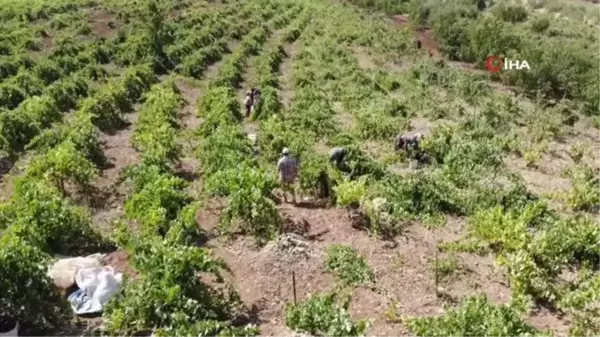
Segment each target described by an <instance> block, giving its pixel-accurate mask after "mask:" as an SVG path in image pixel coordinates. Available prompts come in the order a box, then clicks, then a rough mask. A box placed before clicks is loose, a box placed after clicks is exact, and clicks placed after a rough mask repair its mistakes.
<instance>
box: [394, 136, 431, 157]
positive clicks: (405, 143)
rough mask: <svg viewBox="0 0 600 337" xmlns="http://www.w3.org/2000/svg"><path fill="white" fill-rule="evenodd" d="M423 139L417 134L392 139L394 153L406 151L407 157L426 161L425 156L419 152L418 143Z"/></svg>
mask: <svg viewBox="0 0 600 337" xmlns="http://www.w3.org/2000/svg"><path fill="white" fill-rule="evenodd" d="M422 139H423V135H422V134H420V133H417V134H415V135H402V134H400V135H398V136H396V138H395V139H394V149H395V150H396V151H406V152H407V154H408V156H409V157H410V158H413V159H417V160H419V161H421V159H427V156H426V155H425V154H424V153H423V152H422V151H421V149H420V147H419V143H420V142H421V140H422Z"/></svg>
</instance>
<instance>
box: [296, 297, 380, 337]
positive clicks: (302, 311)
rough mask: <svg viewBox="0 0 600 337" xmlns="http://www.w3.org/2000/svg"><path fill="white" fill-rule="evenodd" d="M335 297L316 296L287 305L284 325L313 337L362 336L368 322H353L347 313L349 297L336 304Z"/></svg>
mask: <svg viewBox="0 0 600 337" xmlns="http://www.w3.org/2000/svg"><path fill="white" fill-rule="evenodd" d="M338 302H339V301H338V300H337V295H336V294H335V293H330V294H316V295H312V296H311V297H310V298H309V299H308V300H306V301H305V302H303V303H299V304H297V305H294V304H288V305H287V306H286V309H285V324H286V325H287V326H288V327H290V328H292V329H294V330H299V331H306V332H308V333H310V334H311V335H313V336H337V337H342V336H363V335H364V333H365V331H366V330H367V328H368V322H367V321H365V320H360V321H358V322H356V323H355V322H353V321H352V318H351V316H350V313H349V312H348V307H349V306H350V297H348V298H347V299H345V300H344V301H343V302H342V303H338Z"/></svg>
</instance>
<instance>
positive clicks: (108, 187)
mask: <svg viewBox="0 0 600 337" xmlns="http://www.w3.org/2000/svg"><path fill="white" fill-rule="evenodd" d="M124 119H125V121H126V122H127V124H128V125H127V126H126V127H124V128H123V129H121V130H118V131H116V132H114V133H112V134H108V133H103V134H102V135H101V141H102V143H103V149H104V154H105V156H106V157H107V159H108V161H109V163H108V165H107V167H106V168H105V169H104V170H102V172H101V174H100V175H99V176H98V177H97V178H96V180H95V181H94V182H93V183H92V185H93V187H94V188H95V189H96V190H97V192H96V193H95V194H96V195H98V196H99V197H98V200H95V201H94V202H93V203H92V205H91V206H92V207H91V209H92V220H93V223H94V225H95V226H96V227H97V228H98V229H100V230H101V231H106V230H109V229H110V227H111V224H112V221H113V220H116V219H117V218H119V216H121V215H122V214H123V210H122V206H123V203H124V201H125V195H126V188H125V186H123V185H120V186H117V182H118V180H119V177H120V175H121V172H122V171H123V169H124V168H125V167H127V166H131V165H135V164H137V163H138V162H139V160H140V157H139V153H138V152H137V151H136V150H135V149H134V148H133V145H132V144H131V139H132V136H133V131H134V126H135V123H136V122H137V119H138V112H137V107H136V109H135V111H134V112H132V113H129V114H126V115H125V116H124Z"/></svg>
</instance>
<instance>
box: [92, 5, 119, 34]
mask: <svg viewBox="0 0 600 337" xmlns="http://www.w3.org/2000/svg"><path fill="white" fill-rule="evenodd" d="M88 22H89V24H90V25H91V26H92V33H93V34H94V35H96V36H99V37H103V38H106V39H110V38H113V37H115V36H116V35H117V33H118V32H119V29H120V28H121V26H122V25H121V23H120V22H119V21H118V20H117V18H116V16H115V15H114V14H112V13H109V12H107V11H106V10H104V9H102V8H94V9H92V10H91V11H90V13H89V18H88Z"/></svg>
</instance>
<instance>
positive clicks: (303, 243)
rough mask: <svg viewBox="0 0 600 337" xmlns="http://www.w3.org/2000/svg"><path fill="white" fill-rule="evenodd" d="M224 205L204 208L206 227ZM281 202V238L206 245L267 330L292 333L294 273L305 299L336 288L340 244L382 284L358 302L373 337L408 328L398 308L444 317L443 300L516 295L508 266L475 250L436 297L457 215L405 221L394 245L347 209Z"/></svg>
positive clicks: (358, 313)
mask: <svg viewBox="0 0 600 337" xmlns="http://www.w3.org/2000/svg"><path fill="white" fill-rule="evenodd" d="M222 206H223V205H222V204H218V203H217V204H216V206H215V205H213V206H212V208H209V209H207V210H205V211H203V212H202V216H199V217H198V220H199V222H202V223H203V226H202V227H203V228H206V229H208V230H210V228H211V227H213V224H216V221H217V219H218V214H219V212H220V207H222ZM278 207H279V210H280V212H281V214H282V216H283V218H284V219H285V222H286V228H287V231H288V234H285V233H284V234H282V236H280V238H279V240H278V241H273V242H270V243H269V244H267V245H265V246H264V247H257V246H256V245H255V244H254V241H253V240H252V239H251V238H248V237H237V238H234V239H232V240H231V241H224V240H221V239H216V238H213V239H210V240H209V241H208V242H207V247H209V248H211V249H212V250H213V251H214V253H215V255H216V256H218V257H221V258H223V259H224V260H225V261H226V262H227V264H228V265H229V266H230V267H231V269H232V271H233V273H232V275H229V276H228V281H230V282H232V283H233V284H234V285H235V286H236V288H237V289H238V290H239V292H240V296H241V298H242V300H243V301H244V303H245V304H246V306H247V309H248V311H251V312H252V315H251V316H252V317H254V323H256V324H258V325H259V326H260V328H261V332H262V334H263V335H281V334H289V333H290V332H289V330H288V329H287V328H286V327H285V318H284V314H285V304H286V303H290V302H292V301H293V290H292V272H294V273H295V275H296V287H297V297H298V300H299V301H300V300H302V299H305V298H307V297H308V296H309V295H310V294H313V293H316V292H322V291H327V290H330V289H332V288H333V287H334V285H335V283H336V278H335V276H334V275H331V274H328V273H326V272H325V271H324V268H323V263H324V261H325V256H326V250H327V247H328V246H329V245H330V244H334V243H342V244H347V245H350V246H352V247H354V248H355V249H357V250H358V251H359V253H360V254H361V255H362V256H364V257H365V258H366V259H367V260H368V261H369V264H370V265H371V267H372V268H373V269H374V271H375V274H376V277H377V285H376V287H375V289H367V288H363V287H359V288H358V289H356V291H355V293H354V297H353V302H352V305H351V313H352V314H353V316H354V317H356V318H369V319H371V320H372V322H373V326H372V327H371V329H370V330H369V332H368V333H369V335H382V336H383V335H385V336H392V335H399V334H408V333H409V332H408V331H407V330H406V329H405V328H404V327H403V325H402V324H401V323H398V322H394V321H393V320H389V319H388V318H387V317H389V316H388V315H387V314H386V313H388V312H389V311H390V310H391V309H390V308H392V307H395V309H394V310H395V311H396V313H397V316H398V317H400V316H402V315H408V316H417V315H419V316H420V315H437V314H440V313H442V312H443V309H442V304H443V303H444V301H449V300H450V301H452V300H455V301H458V300H459V299H460V298H462V297H463V296H466V295H473V294H476V293H480V292H484V293H486V294H487V295H488V296H489V297H490V298H491V299H492V300H494V301H497V302H501V303H505V302H507V301H508V299H509V296H510V291H509V289H508V287H507V282H506V280H505V276H504V271H503V270H502V269H499V268H498V267H496V266H495V262H494V258H493V257H491V256H485V257H481V256H478V255H474V254H460V261H461V264H462V265H463V268H462V269H461V270H464V272H461V273H458V274H457V275H456V276H455V277H454V278H453V279H451V280H449V281H447V282H445V283H441V284H440V285H439V287H438V294H436V289H435V282H434V280H435V277H434V274H433V271H432V270H431V265H432V261H433V259H434V256H435V251H436V250H437V245H438V244H439V243H440V242H444V241H453V240H456V239H458V238H460V237H461V236H462V233H463V232H464V228H463V226H464V220H463V219H458V218H457V219H450V220H449V222H448V225H447V226H446V227H444V228H441V229H438V230H436V231H429V230H427V229H425V228H423V227H422V226H421V225H419V224H416V223H415V224H406V228H405V230H404V233H403V235H402V236H401V237H397V238H396V239H395V242H390V241H382V240H380V239H377V238H374V237H371V236H369V235H368V234H367V233H365V232H364V231H360V230H357V229H355V228H353V226H352V220H351V218H350V214H349V213H348V211H347V210H345V209H339V208H329V209H328V208H320V207H316V208H315V207H313V206H311V204H310V203H305V204H303V205H291V204H285V203H284V204H281V205H279V206H278ZM291 224H292V225H291ZM289 232H294V233H295V234H289ZM290 236H292V238H293V239H289V237H290ZM290 242H295V243H290ZM442 298H446V299H445V300H443V299H442Z"/></svg>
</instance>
